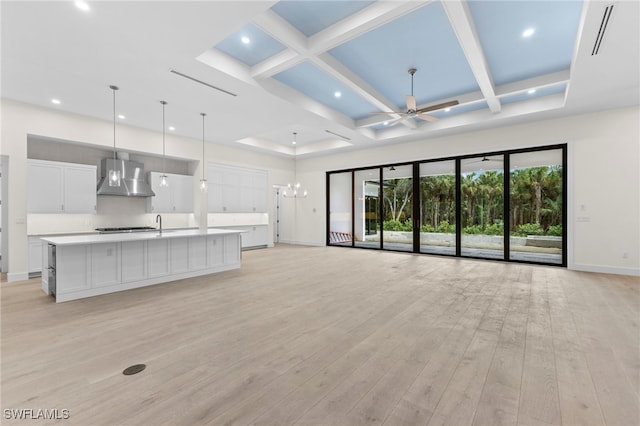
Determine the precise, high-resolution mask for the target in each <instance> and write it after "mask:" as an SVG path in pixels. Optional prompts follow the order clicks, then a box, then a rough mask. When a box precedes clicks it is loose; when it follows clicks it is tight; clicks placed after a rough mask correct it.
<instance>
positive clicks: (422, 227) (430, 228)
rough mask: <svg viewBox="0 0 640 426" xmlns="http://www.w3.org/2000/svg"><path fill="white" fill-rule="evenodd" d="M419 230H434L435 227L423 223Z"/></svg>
mask: <svg viewBox="0 0 640 426" xmlns="http://www.w3.org/2000/svg"><path fill="white" fill-rule="evenodd" d="M420 232H436V229H435V228H434V227H433V226H431V225H429V224H428V223H425V224H424V225H422V226H421V227H420Z"/></svg>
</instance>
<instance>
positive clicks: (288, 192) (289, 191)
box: [282, 132, 309, 198]
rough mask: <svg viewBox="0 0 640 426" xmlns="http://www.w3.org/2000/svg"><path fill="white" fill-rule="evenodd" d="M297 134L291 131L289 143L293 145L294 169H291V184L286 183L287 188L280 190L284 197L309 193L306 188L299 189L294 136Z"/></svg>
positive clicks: (303, 196) (302, 196) (301, 195)
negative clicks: (291, 138) (291, 135)
mask: <svg viewBox="0 0 640 426" xmlns="http://www.w3.org/2000/svg"><path fill="white" fill-rule="evenodd" d="M297 136H298V134H297V133H296V132H293V140H292V141H291V144H292V145H293V164H294V169H293V182H294V183H293V184H291V183H288V184H287V188H286V189H285V190H284V191H282V196H283V197H285V198H307V195H309V193H308V192H307V190H306V189H302V190H301V189H300V187H301V185H300V182H298V162H297V160H296V143H297V141H296V137H297Z"/></svg>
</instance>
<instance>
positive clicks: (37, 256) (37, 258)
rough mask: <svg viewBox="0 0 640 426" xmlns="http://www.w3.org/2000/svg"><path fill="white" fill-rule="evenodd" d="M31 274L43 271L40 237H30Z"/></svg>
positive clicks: (29, 261)
mask: <svg viewBox="0 0 640 426" xmlns="http://www.w3.org/2000/svg"><path fill="white" fill-rule="evenodd" d="M27 259H28V267H29V273H30V274H31V273H36V272H41V271H42V240H40V237H29V257H28V258H27Z"/></svg>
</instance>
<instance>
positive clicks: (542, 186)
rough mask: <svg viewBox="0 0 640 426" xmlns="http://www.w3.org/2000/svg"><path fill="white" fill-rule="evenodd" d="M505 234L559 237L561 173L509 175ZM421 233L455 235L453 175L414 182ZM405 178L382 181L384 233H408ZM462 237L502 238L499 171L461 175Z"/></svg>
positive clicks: (556, 169)
mask: <svg viewBox="0 0 640 426" xmlns="http://www.w3.org/2000/svg"><path fill="white" fill-rule="evenodd" d="M510 186H511V207H510V209H509V212H510V213H509V214H510V233H511V235H518V236H526V235H556V236H560V235H562V225H561V223H562V168H561V167H560V166H543V167H531V168H524V169H517V170H512V171H511V174H510ZM419 188H420V206H419V209H420V217H421V218H422V220H421V226H420V230H421V232H443V233H455V223H456V216H455V215H456V199H455V198H456V197H455V176H454V175H436V176H423V177H421V178H420V183H419ZM412 189H413V183H412V179H411V178H402V179H393V180H389V181H385V184H384V186H383V195H384V198H383V203H384V208H383V210H384V223H383V229H384V230H388V231H411V230H412V228H413V226H412V220H411V217H412V209H413V201H414V200H413V190H412ZM460 190H461V197H462V206H461V207H462V208H461V213H462V218H461V220H462V226H463V233H464V234H484V235H503V233H504V217H503V216H504V175H503V172H502V171H495V170H491V171H484V172H473V173H465V174H463V175H462V176H461V183H460Z"/></svg>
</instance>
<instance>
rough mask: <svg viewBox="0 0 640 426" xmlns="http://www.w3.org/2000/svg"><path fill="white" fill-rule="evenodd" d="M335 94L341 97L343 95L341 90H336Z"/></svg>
mask: <svg viewBox="0 0 640 426" xmlns="http://www.w3.org/2000/svg"><path fill="white" fill-rule="evenodd" d="M333 96H335V97H336V98H340V97H342V92H341V91H339V90H336V91H335V92H333Z"/></svg>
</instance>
